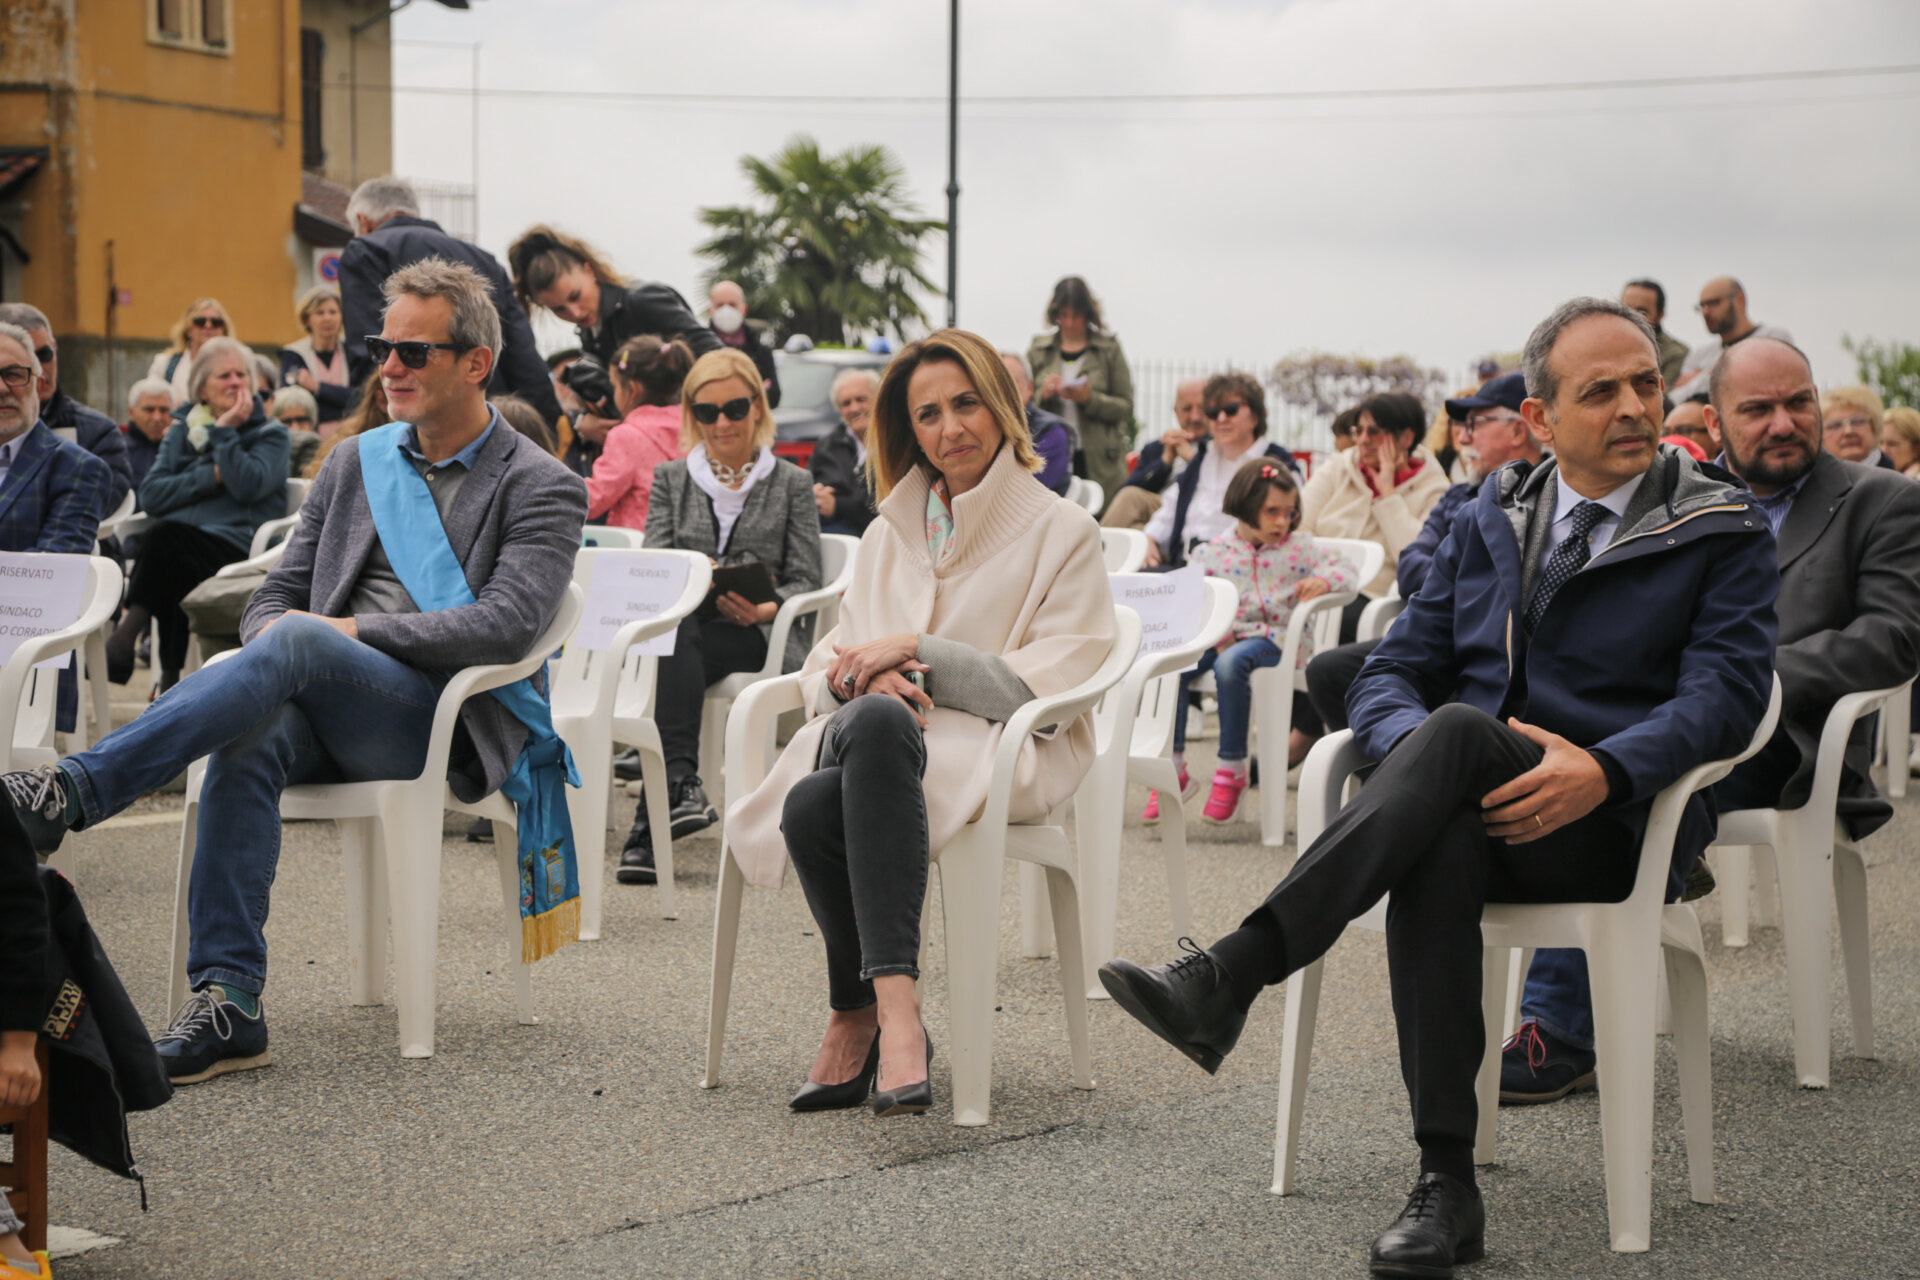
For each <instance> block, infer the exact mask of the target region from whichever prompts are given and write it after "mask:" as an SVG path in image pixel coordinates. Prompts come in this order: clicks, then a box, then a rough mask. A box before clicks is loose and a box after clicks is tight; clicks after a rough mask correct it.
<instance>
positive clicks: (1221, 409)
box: [1205, 400, 1247, 422]
mask: <svg viewBox="0 0 1920 1280" xmlns="http://www.w3.org/2000/svg"><path fill="white" fill-rule="evenodd" d="M1246 407H1247V402H1246V401H1244V400H1229V401H1227V402H1226V403H1225V404H1221V405H1215V406H1214V407H1213V408H1211V409H1208V410H1205V413H1206V415H1207V417H1209V418H1211V419H1213V420H1214V421H1215V422H1218V421H1219V420H1220V419H1222V418H1231V417H1232V416H1233V415H1234V414H1236V413H1238V412H1240V411H1241V410H1242V409H1244V408H1246Z"/></svg>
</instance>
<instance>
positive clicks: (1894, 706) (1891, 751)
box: [1880, 698, 1913, 800]
mask: <svg viewBox="0 0 1920 1280" xmlns="http://www.w3.org/2000/svg"><path fill="white" fill-rule="evenodd" d="M1880 737H1881V740H1882V743H1883V744H1884V747H1885V750H1886V759H1887V794H1888V795H1890V796H1892V797H1893V798H1894V799H1895V800H1899V799H1902V798H1904V797H1905V796H1906V794H1907V760H1908V756H1909V753H1910V752H1911V751H1912V749H1913V748H1912V745H1911V744H1912V741H1913V702H1912V700H1911V699H1910V698H1888V699H1887V705H1886V706H1884V707H1882V708H1881V709H1880Z"/></svg>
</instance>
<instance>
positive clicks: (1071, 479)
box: [1066, 476, 1107, 516]
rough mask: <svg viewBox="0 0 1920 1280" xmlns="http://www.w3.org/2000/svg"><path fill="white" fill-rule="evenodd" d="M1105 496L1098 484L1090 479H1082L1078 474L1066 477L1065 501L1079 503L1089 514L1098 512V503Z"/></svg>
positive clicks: (1097, 513)
mask: <svg viewBox="0 0 1920 1280" xmlns="http://www.w3.org/2000/svg"><path fill="white" fill-rule="evenodd" d="M1106 496H1107V495H1106V494H1105V493H1104V492H1102V490H1101V488H1100V486H1099V485H1098V484H1096V483H1095V482H1093V481H1092V480H1086V479H1082V478H1081V477H1080V476H1068V477H1067V492H1066V499H1067V501H1068V502H1077V503H1079V504H1080V505H1081V506H1083V507H1085V508H1086V509H1087V511H1088V513H1089V514H1091V515H1096V516H1097V515H1099V514H1100V503H1101V500H1102V499H1103V498H1105V497H1106Z"/></svg>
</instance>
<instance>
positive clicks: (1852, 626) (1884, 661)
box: [1500, 338, 1920, 1104]
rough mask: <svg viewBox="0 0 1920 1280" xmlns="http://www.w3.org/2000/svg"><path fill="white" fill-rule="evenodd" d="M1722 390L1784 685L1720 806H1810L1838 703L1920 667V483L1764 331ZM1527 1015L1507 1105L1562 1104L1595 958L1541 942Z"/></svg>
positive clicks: (1503, 1082) (1722, 367)
mask: <svg viewBox="0 0 1920 1280" xmlns="http://www.w3.org/2000/svg"><path fill="white" fill-rule="evenodd" d="M1709 394H1710V401H1709V403H1708V405H1707V430H1708V431H1709V432H1710V433H1711V434H1712V436H1713V438H1714V443H1715V444H1716V445H1718V446H1720V447H1721V448H1722V449H1723V452H1722V454H1721V456H1720V458H1719V459H1718V461H1719V463H1720V465H1721V466H1723V467H1725V468H1727V469H1728V470H1730V471H1732V472H1733V473H1734V474H1735V475H1737V476H1739V477H1740V478H1741V479H1742V480H1743V481H1745V482H1746V484H1747V487H1748V488H1749V489H1751V490H1752V491H1753V495H1754V505H1755V507H1756V508H1757V509H1758V510H1759V511H1760V513H1761V514H1762V515H1764V516H1765V517H1766V518H1767V526H1768V527H1769V528H1770V529H1771V530H1772V531H1773V534H1774V537H1775V538H1776V539H1777V540H1778V543H1779V549H1780V597H1779V603H1778V605H1777V610H1778V613H1779V615H1780V647H1779V650H1778V651H1777V652H1776V653H1775V655H1774V670H1775V671H1776V672H1777V673H1778V674H1779V676H1780V691H1781V694H1782V702H1781V708H1780V727H1779V729H1778V730H1777V731H1776V732H1775V733H1774V735H1773V737H1772V739H1771V740H1770V741H1768V743H1767V745H1766V746H1765V747H1763V748H1762V749H1761V750H1760V752H1759V754H1757V755H1755V756H1754V757H1753V758H1752V759H1750V760H1748V761H1746V762H1745V763H1744V764H1742V765H1740V766H1739V767H1738V768H1737V769H1735V770H1734V771H1733V773H1732V774H1730V775H1728V777H1727V779H1726V780H1725V781H1724V782H1722V783H1720V785H1719V786H1717V787H1715V788H1714V792H1713V801H1714V805H1715V807H1716V808H1717V809H1718V810H1720V811H1721V812H1731V811H1733V810H1735V809H1773V808H1780V809H1793V808H1798V807H1799V806H1801V805H1803V804H1805V803H1806V802H1807V795H1808V793H1809V792H1810V791H1811V790H1812V788H1813V766H1814V756H1815V754H1816V752H1817V751H1818V749H1819V745H1820V731H1821V729H1822V728H1823V727H1824V726H1825V724H1826V721H1827V713H1828V712H1829V711H1831V710H1832V709H1833V704H1834V703H1835V702H1837V701H1839V700H1840V698H1841V697H1843V696H1844V695H1846V694H1849V693H1857V692H1859V691H1860V690H1863V689H1884V688H1886V687H1887V686H1889V685H1895V684H1899V683H1900V682H1901V681H1902V680H1905V679H1907V678H1908V677H1909V676H1911V675H1912V674H1913V673H1914V671H1915V670H1916V669H1920V582H1916V581H1915V578H1914V574H1913V549H1914V548H1915V547H1917V546H1920V485H1915V484H1914V483H1913V482H1912V481H1911V480H1908V479H1906V478H1905V477H1904V476H1901V475H1898V474H1897V473H1894V472H1890V471H1883V470H1880V469H1879V468H1876V467H1866V466H1860V465H1858V464H1856V463H1852V462H1843V461H1841V460H1840V459H1839V458H1836V457H1835V456H1834V455H1833V454H1831V453H1828V452H1825V451H1823V450H1822V448H1821V429H1820V428H1821V422H1820V396H1819V392H1818V391H1817V390H1816V389H1815V388H1814V384H1813V368H1812V366H1811V365H1809V364H1808V363H1807V357H1806V356H1805V355H1803V354H1802V353H1801V352H1800V350H1799V348H1797V347H1795V346H1793V345H1792V344H1791V343H1787V342H1781V341H1779V340H1777V339H1774V338H1755V339H1753V340H1752V341H1751V342H1743V343H1741V344H1740V345H1739V346H1738V347H1735V348H1733V349H1732V350H1730V351H1728V352H1727V354H1725V355H1724V356H1722V357H1720V362H1719V363H1718V364H1716V365H1715V366H1714V367H1713V374H1712V382H1711V390H1710V393H1709ZM1867 730H1868V726H1867V725H1866V724H1864V723H1863V724H1860V725H1856V726H1855V732H1854V735H1853V737H1852V739H1851V740H1850V741H1849V742H1848V744H1847V755H1846V767H1845V770H1844V772H1843V774H1842V778H1841V783H1840V805H1839V809H1840V818H1841V820H1842V821H1843V822H1845V823H1846V824H1847V828H1848V830H1849V832H1850V833H1851V835H1852V838H1853V839H1856V840H1858V839H1860V838H1861V837H1863V836H1865V835H1867V834H1868V833H1869V832H1872V831H1874V830H1876V829H1878V828H1879V827H1880V826H1882V825H1883V824H1885V823H1886V821H1887V820H1888V819H1889V818H1891V817H1892V816H1893V809H1892V807H1891V806H1890V805H1888V804H1887V802H1886V801H1885V800H1883V799H1881V798H1880V794H1879V793H1878V792H1877V791H1875V790H1874V787H1873V782H1872V780H1871V779H1870V778H1869V777H1868V775H1867V767H1868V765H1869V763H1871V760H1870V757H1871V754H1872V739H1871V736H1870V735H1869V733H1868V731H1867ZM1521 1019H1522V1021H1521V1024H1520V1027H1519V1029H1518V1030H1517V1031H1516V1032H1515V1033H1514V1035H1513V1038H1512V1039H1511V1040H1509V1041H1508V1042H1507V1047H1506V1051H1505V1054H1504V1055H1503V1058H1502V1061H1501V1064H1500V1100H1501V1101H1502V1102H1505V1103H1517V1104H1526V1103H1535V1102H1551V1101H1553V1100H1554V1099H1556V1098H1562V1097H1565V1096H1566V1095H1567V1094H1569V1093H1572V1092H1574V1091H1575V1090H1578V1089H1590V1088H1592V1087H1593V1084H1594V1055H1593V1014H1592V1010H1591V1007H1590V1002H1589V999H1588V995H1587V966H1586V957H1585V954H1584V953H1582V952H1579V951H1561V950H1541V951H1539V952H1536V953H1535V955H1534V959H1533V967H1532V969H1531V970H1529V971H1528V975H1527V990H1526V995H1525V997H1524V999H1523V1001H1522V1004H1521Z"/></svg>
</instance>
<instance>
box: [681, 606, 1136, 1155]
mask: <svg viewBox="0 0 1920 1280" xmlns="http://www.w3.org/2000/svg"><path fill="white" fill-rule="evenodd" d="M1114 615H1115V618H1116V622H1117V626H1116V633H1115V637H1114V644H1113V648H1112V649H1111V650H1110V651H1109V652H1108V654H1107V657H1106V660H1105V661H1104V662H1102V663H1101V664H1100V669H1099V670H1098V671H1096V672H1095V673H1094V674H1093V675H1092V676H1091V677H1090V678H1088V679H1087V680H1086V681H1085V682H1084V683H1082V684H1080V685H1079V686H1077V687H1075V688H1073V689H1069V690H1067V691H1066V692H1064V693H1060V694H1056V695H1054V696H1053V697H1050V698H1038V699H1035V700H1034V701H1032V702H1029V703H1027V704H1026V705H1024V706H1022V707H1021V708H1020V709H1019V710H1018V711H1016V712H1014V714H1013V718H1012V719H1010V720H1008V721H1007V724H1006V728H1005V730H1004V732H1003V733H1002V734H1001V736H1000V746H999V748H998V750H997V751H996V752H995V754H994V759H993V773H992V777H991V779H990V781H989V783H988V788H987V800H986V804H985V805H984V807H983V808H982V809H981V811H980V817H979V818H978V819H977V820H976V821H974V822H971V823H968V824H967V825H966V826H965V827H963V828H961V830H960V834H959V835H957V836H955V837H954V839H953V841H952V843H950V844H948V845H947V846H946V848H944V849H937V850H934V851H933V865H934V866H936V867H938V868H939V869H940V897H941V902H942V905H943V907H944V908H945V917H946V936H947V998H948V1029H947V1056H948V1059H949V1061H951V1063H952V1065H953V1122H954V1123H955V1124H956V1125H969V1126H970V1125H984V1124H986V1123H987V1122H988V1120H989V1118H990V1115H991V1106H990V1093H991V1090H992V1085H993V1002H994V991H995V989H996V986H997V982H998V975H999V963H1000V947H999V941H1000V890H1001V876H1002V872H1003V870H1004V868H1005V862H1006V860H1007V859H1008V858H1012V859H1015V860H1016V861H1020V862H1034V863H1038V864H1040V865H1041V866H1043V867H1045V868H1046V870H1047V900H1048V902H1049V903H1050V904H1051V906H1052V908H1053V927H1054V931H1055V932H1056V933H1057V934H1058V935H1059V939H1060V946H1059V952H1060V988H1061V993H1062V996H1063V997H1064V1000H1065V1004H1066V1014H1067V1043H1068V1046H1069V1049H1070V1056H1071V1059H1072V1076H1073V1084H1074V1087H1075V1088H1077V1089H1091V1088H1093V1067H1092V1060H1091V1057H1090V1050H1089V1048H1088V1044H1087V1001H1086V978H1087V966H1086V958H1085V954H1084V952H1083V949H1082V946H1081V941H1080V904H1079V894H1078V891H1077V887H1076V885H1075V880H1076V878H1077V872H1076V862H1077V859H1076V858H1075V857H1074V853H1073V848H1072V846H1071V845H1069V844H1068V843H1067V833H1066V829H1065V827H1064V826H1063V825H1062V821H1063V819H1064V817H1065V814H1066V806H1064V805H1062V806H1061V807H1060V808H1059V809H1056V810H1055V811H1054V812H1053V813H1052V814H1050V815H1048V817H1047V819H1046V821H1045V822H1043V823H1031V824H1029V823H1021V824H1010V823H1009V822H1008V821H1007V806H1008V803H1009V801H1010V800H1011V798H1012V792H1013V772H1014V768H1015V766H1016V765H1017V764H1018V763H1019V760H1020V749H1021V747H1022V745H1023V744H1024V743H1025V742H1026V740H1027V739H1028V738H1029V737H1031V736H1032V735H1033V733H1034V731H1035V730H1037V729H1039V728H1041V727H1042V726H1044V725H1050V724H1065V723H1066V722H1068V721H1070V720H1073V719H1074V718H1075V717H1077V716H1080V715H1083V714H1084V713H1086V712H1088V711H1090V710H1092V709H1093V707H1094V706H1095V705H1096V704H1097V703H1098V702H1099V701H1100V699H1101V697H1102V696H1103V695H1104V694H1106V692H1107V691H1108V690H1109V689H1111V688H1113V687H1114V685H1116V684H1118V683H1119V682H1120V680H1121V678H1122V677H1123V676H1124V675H1125V674H1126V672H1127V669H1128V668H1129V667H1130V666H1131V665H1132V664H1133V661H1134V657H1135V655H1136V654H1137V653H1138V652H1139V648H1140V617H1139V615H1138V614H1136V613H1135V612H1134V611H1133V610H1131V609H1127V608H1116V609H1115V610H1114ZM800 706H801V698H800V681H799V678H798V677H797V676H783V677H781V678H779V679H776V680H766V681H762V682H761V683H759V684H757V685H755V686H754V687H753V688H751V689H749V690H748V691H747V692H746V693H745V694H744V695H742V696H741V698H740V699H739V700H738V701H737V702H735V703H734V705H733V713H732V714H731V715H730V716H729V717H728V718H727V795H728V796H730V797H738V796H744V795H746V794H747V793H748V792H750V791H752V790H753V789H754V788H755V787H757V786H759V785H760V782H761V780H762V779H764V778H765V777H766V775H767V769H768V766H769V765H770V764H771V762H772V753H771V751H770V750H768V749H767V747H769V746H770V745H771V743H770V738H769V735H770V734H771V732H772V728H773V723H774V721H775V719H777V718H778V717H779V716H780V714H781V713H782V712H785V711H791V710H796V709H798V708H799V707H800ZM745 885H746V878H745V876H743V875H742V874H741V871H740V864H739V863H737V862H735V861H734V858H733V855H732V853H731V852H730V851H729V850H728V848H727V842H726V837H725V833H724V832H723V833H722V835H721V841H720V893H719V900H718V902H717V903H716V905H715V910H714V925H713V985H712V990H711V996H710V1001H709V1006H708V1015H707V1072H706V1075H705V1077H703V1078H702V1079H701V1081H700V1086H701V1087H702V1088H704V1089H712V1088H716V1087H718V1086H719V1084H720V1058H721V1052H722V1050H723V1048H724V1047H725V1044H726V1036H727V1007H728V1004H729V1002H730V1000H731V998H732V994H733V961H734V953H735V950H736V947H737V944H738V942H739V934H740V896H741V890H742V889H743V888H744V887H745ZM928 890H929V898H931V891H932V886H931V881H929V886H928ZM923 936H924V935H923ZM922 949H923V950H924V943H923V944H922Z"/></svg>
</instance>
